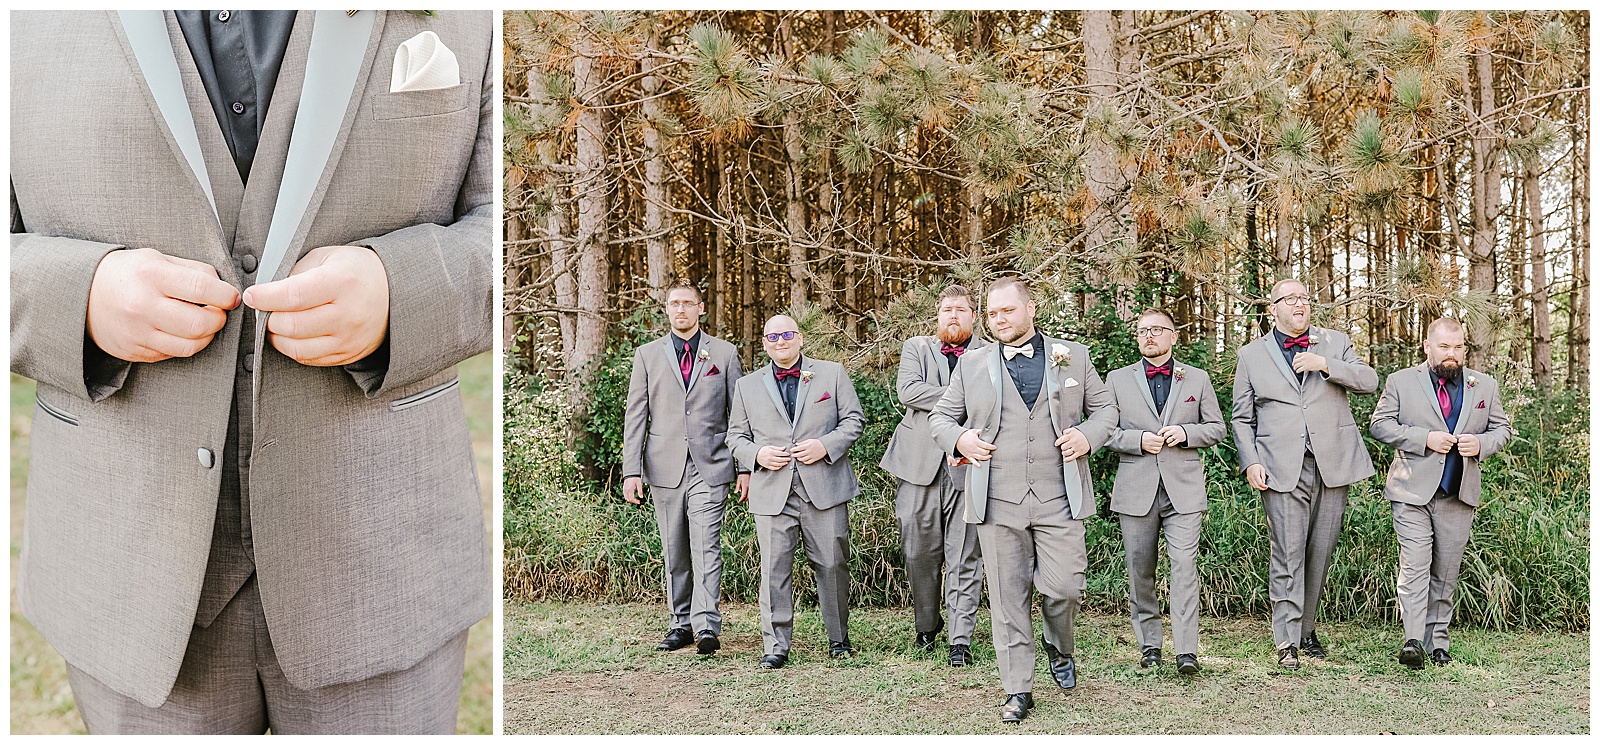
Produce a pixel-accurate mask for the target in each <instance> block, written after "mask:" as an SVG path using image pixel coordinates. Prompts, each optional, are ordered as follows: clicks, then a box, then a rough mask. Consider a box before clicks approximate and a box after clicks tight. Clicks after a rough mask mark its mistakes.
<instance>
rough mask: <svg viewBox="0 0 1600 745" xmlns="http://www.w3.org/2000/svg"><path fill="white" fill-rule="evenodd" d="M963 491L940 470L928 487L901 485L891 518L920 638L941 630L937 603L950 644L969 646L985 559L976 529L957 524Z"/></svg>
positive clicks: (904, 483) (974, 625) (959, 518)
mask: <svg viewBox="0 0 1600 745" xmlns="http://www.w3.org/2000/svg"><path fill="white" fill-rule="evenodd" d="M962 496H963V495H962V490H961V486H960V485H959V484H956V483H955V482H953V481H951V479H950V471H949V469H946V468H943V467H941V468H940V469H939V477H938V478H936V479H934V482H933V483H932V484H929V485H927V486H919V485H917V484H913V483H911V482H909V481H904V480H902V481H900V486H899V487H898V488H896V489H895V493H894V517H895V520H896V522H898V523H899V524H900V544H901V548H902V550H903V551H904V553H905V557H906V579H908V580H909V581H910V583H911V607H912V608H913V609H914V611H915V613H916V619H917V620H916V623H917V632H918V633H929V632H932V631H933V630H934V629H937V628H938V627H939V621H940V615H939V612H940V605H941V603H940V599H941V596H942V597H943V610H944V611H945V612H946V613H948V614H949V616H950V625H949V626H948V627H947V628H948V636H949V639H950V643H951V644H971V643H972V630H973V628H974V627H976V626H977V624H978V595H979V593H981V592H982V591H983V589H982V588H983V558H982V552H981V551H979V550H978V526H976V525H972V524H970V523H968V522H966V521H965V520H963V519H961V512H962V510H961V507H962Z"/></svg>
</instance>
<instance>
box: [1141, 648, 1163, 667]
mask: <svg viewBox="0 0 1600 745" xmlns="http://www.w3.org/2000/svg"><path fill="white" fill-rule="evenodd" d="M1159 664H1161V648H1160V647H1145V650H1144V657H1143V658H1142V659H1140V660H1139V667H1155V666H1156V665H1159Z"/></svg>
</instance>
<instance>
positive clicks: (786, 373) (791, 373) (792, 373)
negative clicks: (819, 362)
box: [773, 365, 800, 381]
mask: <svg viewBox="0 0 1600 745" xmlns="http://www.w3.org/2000/svg"><path fill="white" fill-rule="evenodd" d="M773 374H774V375H776V376H778V380H780V381H781V380H783V379H784V378H798V377H800V367H799V366H798V365H796V366H795V367H794V368H792V369H789V370H778V371H776V372H775V373H773Z"/></svg>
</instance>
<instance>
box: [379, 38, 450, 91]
mask: <svg viewBox="0 0 1600 745" xmlns="http://www.w3.org/2000/svg"><path fill="white" fill-rule="evenodd" d="M460 84H461V68H460V67H459V66H458V65H457V64H456V53H455V52H452V51H450V48H449V47H447V46H445V45H444V42H442V41H439V35H438V34H436V33H434V32H432V31H424V32H422V33H420V34H417V35H416V36H413V37H411V38H409V39H406V40H405V42H404V43H402V44H401V45H400V48H399V49H396V50H395V52H394V73H393V74H391V75H390V76H389V92H390V93H398V92H400V91H427V90H433V89H435V88H449V87H451V86H455V85H460Z"/></svg>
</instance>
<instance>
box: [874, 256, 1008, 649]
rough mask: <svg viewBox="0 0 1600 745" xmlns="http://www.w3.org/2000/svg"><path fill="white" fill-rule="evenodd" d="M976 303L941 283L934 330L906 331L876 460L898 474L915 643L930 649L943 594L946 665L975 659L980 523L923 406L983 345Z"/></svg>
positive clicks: (897, 507)
mask: <svg viewBox="0 0 1600 745" xmlns="http://www.w3.org/2000/svg"><path fill="white" fill-rule="evenodd" d="M974 307H975V303H973V298H972V291H971V290H968V289H967V288H965V287H962V286H961V285H951V286H950V287H947V288H945V290H944V292H942V293H940V294H939V319H938V324H939V325H938V332H937V334H935V335H934V336H914V337H911V338H910V339H907V340H906V343H905V346H903V347H902V348H901V349H900V375H899V379H898V381H897V382H896V385H895V390H896V392H898V393H899V394H900V403H902V404H904V405H905V407H906V413H905V417H904V418H903V419H901V420H900V426H899V427H896V428H895V431H894V437H893V438H892V439H890V440H889V448H888V449H887V450H885V451H884V453H883V460H882V462H880V463H879V464H878V465H880V466H882V467H883V470H885V471H888V472H889V473H890V474H892V475H894V477H895V478H897V479H899V480H900V486H899V487H898V488H897V489H896V490H895V496H894V515H895V519H896V520H897V521H898V522H899V523H900V541H901V545H902V546H903V548H904V551H905V557H906V577H907V579H909V580H910V581H911V604H912V607H913V608H915V610H916V628H917V642H916V643H917V648H918V649H921V650H923V651H925V652H931V651H933V646H934V644H935V642H936V640H937V638H938V635H939V631H940V630H941V629H942V628H944V625H945V622H944V618H943V617H942V616H940V614H939V609H940V605H941V602H940V600H941V594H942V598H943V606H944V608H945V610H946V611H948V612H949V614H950V634H949V638H950V665H951V667H965V666H967V665H971V664H972V651H971V645H972V629H973V627H974V626H975V625H976V624H977V621H978V594H979V593H980V592H981V591H982V589H981V582H982V578H983V563H982V559H981V558H980V554H979V552H978V530H977V526H974V525H972V524H970V523H968V522H966V521H965V520H962V519H961V495H962V490H963V489H965V487H966V477H967V467H966V466H952V465H950V464H951V463H953V462H955V459H954V458H952V457H950V456H949V455H948V451H941V450H940V449H939V446H938V445H936V444H934V442H933V435H931V434H929V432H928V412H929V411H932V410H933V406H934V404H937V403H939V399H940V397H942V396H943V395H944V389H945V386H947V385H949V384H950V376H951V375H953V374H954V373H955V369H956V363H957V362H959V361H960V359H961V355H963V354H965V353H967V352H970V351H973V350H976V349H979V348H981V347H983V345H985V344H987V343H988V342H986V341H984V340H983V339H981V338H979V337H978V336H977V335H976V334H974V333H972V324H973V321H974V320H975V319H976V317H977V316H976V311H975V310H974ZM941 565H942V566H941ZM941 585H942V588H941ZM941 589H942V591H943V592H942V593H941Z"/></svg>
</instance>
